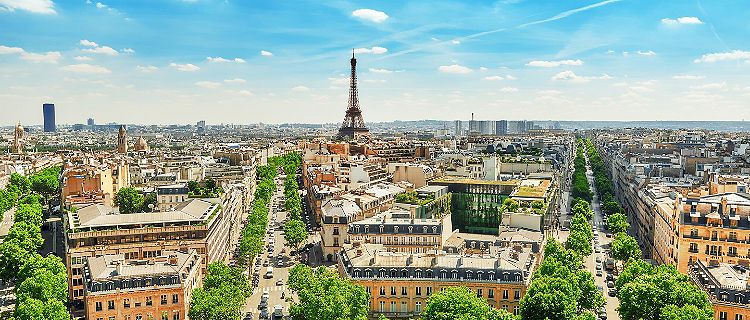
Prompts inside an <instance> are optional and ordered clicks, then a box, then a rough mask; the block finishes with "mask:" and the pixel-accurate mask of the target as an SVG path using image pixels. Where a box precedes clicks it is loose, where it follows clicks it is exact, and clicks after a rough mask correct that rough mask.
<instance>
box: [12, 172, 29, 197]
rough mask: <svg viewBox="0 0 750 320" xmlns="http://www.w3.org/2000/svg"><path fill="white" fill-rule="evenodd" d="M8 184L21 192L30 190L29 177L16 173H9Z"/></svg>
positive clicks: (24, 192)
mask: <svg viewBox="0 0 750 320" xmlns="http://www.w3.org/2000/svg"><path fill="white" fill-rule="evenodd" d="M10 185H13V186H16V187H17V188H18V191H20V192H21V194H27V193H29V191H31V182H30V181H29V179H28V178H26V177H24V176H22V175H20V174H18V173H11V174H10Z"/></svg>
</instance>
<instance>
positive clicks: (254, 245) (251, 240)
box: [238, 233, 263, 268]
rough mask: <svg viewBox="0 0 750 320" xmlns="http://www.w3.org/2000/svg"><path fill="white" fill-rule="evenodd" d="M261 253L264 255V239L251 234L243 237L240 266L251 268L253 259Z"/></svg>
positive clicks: (239, 258)
mask: <svg viewBox="0 0 750 320" xmlns="http://www.w3.org/2000/svg"><path fill="white" fill-rule="evenodd" d="M261 253H263V239H261V238H260V237H259V236H256V235H252V234H249V233H248V234H245V235H243V236H242V240H240V254H239V257H238V260H239V261H238V262H239V263H240V265H243V266H247V267H248V268H250V264H251V263H252V261H253V259H254V258H255V257H257V256H258V255H259V254H261Z"/></svg>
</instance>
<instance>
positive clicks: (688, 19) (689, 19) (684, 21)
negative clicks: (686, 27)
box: [661, 17, 703, 25]
mask: <svg viewBox="0 0 750 320" xmlns="http://www.w3.org/2000/svg"><path fill="white" fill-rule="evenodd" d="M661 23H663V24H666V25H680V24H703V21H701V19H698V18H697V17H680V18H677V19H672V18H664V19H661Z"/></svg>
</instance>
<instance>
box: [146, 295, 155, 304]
mask: <svg viewBox="0 0 750 320" xmlns="http://www.w3.org/2000/svg"><path fill="white" fill-rule="evenodd" d="M153 304H154V302H153V301H151V297H146V305H147V306H152V305H153Z"/></svg>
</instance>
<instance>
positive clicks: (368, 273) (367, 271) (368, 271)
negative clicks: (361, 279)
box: [365, 269, 372, 278]
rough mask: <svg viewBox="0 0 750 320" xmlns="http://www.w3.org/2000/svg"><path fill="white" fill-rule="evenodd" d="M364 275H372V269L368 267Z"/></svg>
mask: <svg viewBox="0 0 750 320" xmlns="http://www.w3.org/2000/svg"><path fill="white" fill-rule="evenodd" d="M365 277H368V278H370V277H372V270H370V269H367V270H365Z"/></svg>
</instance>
